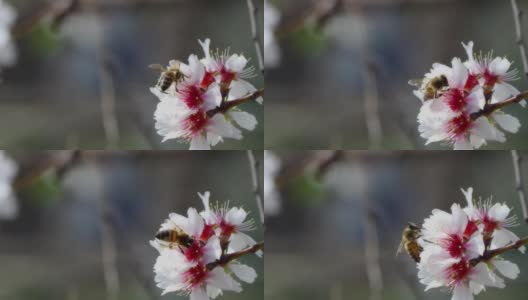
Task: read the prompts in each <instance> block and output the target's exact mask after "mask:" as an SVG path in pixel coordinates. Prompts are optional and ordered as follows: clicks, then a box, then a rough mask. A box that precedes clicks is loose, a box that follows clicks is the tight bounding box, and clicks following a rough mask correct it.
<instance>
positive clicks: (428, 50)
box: [265, 0, 528, 150]
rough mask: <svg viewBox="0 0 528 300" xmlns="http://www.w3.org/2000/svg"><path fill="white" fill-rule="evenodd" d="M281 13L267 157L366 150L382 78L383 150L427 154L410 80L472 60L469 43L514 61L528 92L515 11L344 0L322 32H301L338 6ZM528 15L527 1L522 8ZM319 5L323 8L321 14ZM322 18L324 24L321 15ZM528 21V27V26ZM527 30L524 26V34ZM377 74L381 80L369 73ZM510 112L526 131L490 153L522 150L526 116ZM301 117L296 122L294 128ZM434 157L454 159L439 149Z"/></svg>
mask: <svg viewBox="0 0 528 300" xmlns="http://www.w3.org/2000/svg"><path fill="white" fill-rule="evenodd" d="M271 2H273V3H274V4H275V6H277V7H278V8H279V9H280V11H281V13H282V24H281V25H280V26H279V29H278V32H279V39H280V46H281V48H282V62H281V64H280V65H279V66H278V67H277V68H275V69H270V70H269V71H268V72H267V74H266V83H267V87H268V92H267V93H268V97H267V99H268V101H267V103H266V114H265V119H266V131H265V146H266V148H267V149H292V148H293V149H299V150H302V149H367V148H369V141H368V137H367V130H366V125H365V113H364V111H365V109H364V99H365V93H366V89H365V86H366V84H367V80H368V78H369V75H370V76H373V77H374V78H375V82H374V83H375V85H376V86H377V92H378V93H379V105H380V118H381V125H382V129H383V138H382V143H381V147H380V148H382V149H401V150H404V149H424V148H426V147H425V146H424V144H425V143H424V142H425V140H423V139H422V138H420V137H419V134H418V126H417V121H416V117H417V114H418V111H419V108H420V101H419V99H418V98H416V97H415V96H414V95H413V94H412V90H413V88H412V87H411V86H409V85H408V83H407V82H408V80H409V79H414V78H421V77H422V76H423V74H425V73H426V72H428V71H429V69H430V68H431V65H432V63H434V62H442V63H445V64H449V63H450V61H451V59H452V58H453V57H461V58H465V56H466V54H465V52H464V49H463V48H462V46H461V44H460V43H461V42H467V41H470V40H473V41H474V42H475V47H476V48H475V50H477V51H480V50H482V51H483V52H488V51H491V50H493V51H494V54H496V55H499V56H506V57H508V58H509V59H511V60H513V61H514V66H515V67H516V68H517V69H518V70H519V71H520V73H519V74H520V76H519V77H520V79H519V80H518V81H516V82H515V83H514V85H515V86H516V87H517V88H518V89H520V90H523V89H526V88H528V78H526V77H525V76H523V75H522V64H521V60H520V53H519V49H518V47H517V44H516V39H515V30H514V22H513V17H512V9H511V6H510V1H494V0H344V1H343V2H344V3H346V4H345V6H344V8H341V9H340V10H338V11H337V13H332V14H330V15H331V17H329V18H328V19H327V20H326V23H324V25H323V26H321V27H320V28H318V27H316V26H314V25H313V22H309V21H308V22H306V23H307V24H308V25H306V26H302V24H303V22H301V20H303V19H304V20H309V18H306V15H312V16H313V15H314V13H312V11H314V10H316V11H317V10H318V11H321V10H322V11H324V9H320V8H318V9H314V7H315V8H317V7H323V8H324V6H325V5H323V3H329V5H330V6H331V4H332V3H334V2H335V1H334V0H324V1H311V0H273V1H271ZM518 2H519V6H520V8H521V9H523V10H524V11H525V12H526V11H528V1H525V0H519V1H518ZM315 4H317V5H315ZM315 15H317V14H315ZM525 21H528V20H525ZM527 26H528V23H527V22H524V26H523V28H524V31H525V34H528V32H527V31H528V27H527ZM367 66H372V68H371V69H373V71H367V70H368V69H369V68H368V67H367ZM506 111H507V112H509V113H511V114H513V115H514V116H516V117H517V118H519V119H520V120H521V123H522V124H523V125H522V128H521V130H520V132H519V133H517V134H515V135H511V134H509V135H508V137H507V138H508V141H507V142H506V143H504V144H501V143H491V144H490V145H488V146H486V147H485V148H486V149H512V148H516V149H524V148H526V146H528V144H526V143H527V142H526V139H525V138H524V137H526V135H527V133H528V126H526V123H527V121H528V112H527V111H526V110H524V109H521V108H520V107H519V106H513V107H508V108H507V109H506ZM291 116H295V121H294V122H292V121H291ZM427 149H448V147H446V146H445V145H444V146H443V145H441V144H438V143H437V144H435V145H430V146H427Z"/></svg>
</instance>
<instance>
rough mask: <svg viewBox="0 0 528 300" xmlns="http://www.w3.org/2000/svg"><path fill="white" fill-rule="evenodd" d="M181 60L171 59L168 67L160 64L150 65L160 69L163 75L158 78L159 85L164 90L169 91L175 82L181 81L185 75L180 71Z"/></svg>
mask: <svg viewBox="0 0 528 300" xmlns="http://www.w3.org/2000/svg"><path fill="white" fill-rule="evenodd" d="M180 65H181V62H180V61H177V60H171V61H170V62H169V66H168V67H166V68H165V67H164V66H162V65H160V64H155V65H150V66H149V68H151V69H155V70H160V71H161V76H160V78H159V80H158V83H157V86H158V87H159V88H160V90H161V91H162V92H165V91H167V90H168V89H169V88H170V86H171V85H172V83H173V82H175V83H178V82H180V81H181V80H182V79H183V78H184V77H185V75H184V74H183V73H182V72H181V71H180Z"/></svg>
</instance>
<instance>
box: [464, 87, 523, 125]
mask: <svg viewBox="0 0 528 300" xmlns="http://www.w3.org/2000/svg"><path fill="white" fill-rule="evenodd" d="M527 97H528V91H524V92H521V93H520V94H519V95H516V96H513V97H511V98H510V99H507V100H504V101H502V102H498V103H494V104H486V105H485V106H484V108H483V109H481V110H479V111H477V112H474V113H472V114H471V119H472V120H473V121H474V120H476V119H478V118H480V117H482V116H486V117H487V116H489V115H491V114H492V113H493V112H495V111H496V110H499V109H501V108H504V107H506V106H508V105H510V104H514V103H519V102H521V101H522V100H524V98H527Z"/></svg>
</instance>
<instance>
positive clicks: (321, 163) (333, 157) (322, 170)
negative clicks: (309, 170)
mask: <svg viewBox="0 0 528 300" xmlns="http://www.w3.org/2000/svg"><path fill="white" fill-rule="evenodd" d="M344 157H345V153H344V152H343V151H342V150H334V151H332V152H331V153H330V155H328V157H324V158H322V159H319V160H318V161H317V162H316V167H315V178H317V179H318V180H321V179H322V178H323V177H324V176H325V175H326V173H327V172H328V170H330V167H332V165H334V164H335V163H337V162H339V161H341V160H342V159H343V158H344Z"/></svg>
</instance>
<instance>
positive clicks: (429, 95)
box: [409, 75, 448, 100]
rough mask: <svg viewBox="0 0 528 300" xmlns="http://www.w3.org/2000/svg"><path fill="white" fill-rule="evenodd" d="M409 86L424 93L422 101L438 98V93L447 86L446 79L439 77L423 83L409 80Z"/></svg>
mask: <svg viewBox="0 0 528 300" xmlns="http://www.w3.org/2000/svg"><path fill="white" fill-rule="evenodd" d="M409 84H410V85H412V86H415V87H417V88H419V89H421V90H422V91H423V93H424V100H430V99H434V98H437V97H438V92H440V91H442V90H443V89H444V88H445V87H447V86H448V82H447V77H445V76H444V75H440V76H438V77H435V78H433V79H430V80H429V81H427V82H425V81H424V80H422V79H413V80H409Z"/></svg>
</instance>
